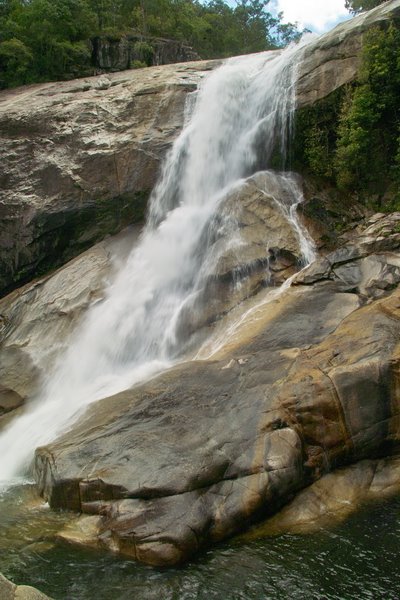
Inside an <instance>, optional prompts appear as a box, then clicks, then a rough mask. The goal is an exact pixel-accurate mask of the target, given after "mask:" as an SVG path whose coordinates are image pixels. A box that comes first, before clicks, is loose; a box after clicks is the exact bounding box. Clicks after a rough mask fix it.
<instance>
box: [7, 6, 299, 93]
mask: <svg viewBox="0 0 400 600" xmlns="http://www.w3.org/2000/svg"><path fill="white" fill-rule="evenodd" d="M269 4H270V0H236V4H235V5H234V6H231V5H230V4H228V3H227V2H225V1H224V0H208V1H207V2H200V1H199V0H0V87H9V86H15V85H20V84H23V83H31V82H36V81H48V80H52V79H68V78H71V77H76V76H79V75H86V74H87V73H89V72H90V71H91V68H92V67H91V44H90V39H91V38H94V37H96V36H98V35H112V36H114V37H115V36H117V37H118V36H121V35H124V34H127V33H132V32H134V33H138V34H140V35H143V36H155V37H165V38H171V39H176V40H180V41H185V42H187V43H188V44H189V45H191V46H192V47H193V48H194V49H195V50H196V51H197V52H198V54H199V55H200V56H201V57H202V58H217V57H218V58H219V57H222V58H223V57H227V56H232V55H235V54H246V53H249V52H258V51H262V50H268V49H272V48H276V47H280V46H283V45H286V44H287V43H288V42H290V41H291V40H293V39H295V38H296V37H298V36H299V32H298V30H297V28H296V26H295V25H293V24H291V23H284V22H283V21H282V15H281V14H279V15H277V16H273V15H272V14H271V12H270V11H269V10H268V5H269Z"/></svg>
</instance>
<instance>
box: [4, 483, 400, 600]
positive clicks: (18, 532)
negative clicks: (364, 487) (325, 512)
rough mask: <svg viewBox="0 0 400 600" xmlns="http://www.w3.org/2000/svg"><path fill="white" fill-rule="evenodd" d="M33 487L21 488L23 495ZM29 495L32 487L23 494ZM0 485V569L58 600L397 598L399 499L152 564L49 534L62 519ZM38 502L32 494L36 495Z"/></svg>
mask: <svg viewBox="0 0 400 600" xmlns="http://www.w3.org/2000/svg"><path fill="white" fill-rule="evenodd" d="M28 492H29V490H25V495H26V494H28ZM28 495H29V494H28ZM20 497H21V494H19V493H17V491H16V490H15V491H13V490H10V491H9V492H7V493H6V494H5V495H3V496H2V495H1V494H0V571H1V572H3V573H4V574H5V575H6V576H8V577H10V578H11V579H12V580H14V581H15V582H17V583H25V584H30V585H33V586H36V587H38V588H39V589H41V590H42V591H43V592H46V593H47V594H48V595H50V596H51V597H52V598H54V599H55V600H93V598H96V600H110V599H111V598H112V599H113V600H210V599H214V600H398V599H399V597H400V570H399V568H398V561H399V541H398V540H399V536H400V498H395V499H392V500H390V501H385V502H384V503H382V504H379V505H375V506H372V507H365V508H364V509H362V510H361V511H360V512H358V513H357V514H355V515H353V516H352V517H350V518H349V519H347V520H346V521H345V522H343V523H340V524H336V525H334V526H332V527H331V528H329V529H321V530H320V531H318V532H315V533H313V534H307V535H293V534H285V535H281V536H279V537H272V538H265V539H259V540H256V541H252V542H244V541H242V540H236V541H235V540H234V541H231V542H229V543H226V544H222V545H220V546H218V547H216V548H213V549H211V550H208V551H207V552H205V553H203V554H201V555H200V556H199V557H198V558H197V560H194V561H191V562H190V563H189V564H187V565H185V566H184V567H182V568H175V569H167V570H165V569H154V568H150V567H146V566H144V565H140V564H138V563H135V562H133V561H129V560H123V559H120V558H118V557H114V556H112V555H109V554H104V553H102V554H100V553H98V552H95V551H90V550H78V549H76V548H73V547H70V546H68V545H66V544H62V543H56V544H54V542H53V537H52V536H53V534H54V531H56V530H57V529H59V528H61V527H62V525H63V522H65V520H66V519H67V518H68V517H67V515H65V514H62V513H61V514H60V513H52V512H51V511H49V509H48V508H47V509H46V508H45V507H43V506H37V507H36V508H35V506H33V507H32V506H29V498H25V505H24V506H22V507H18V506H17V505H18V502H19V501H18V498H20ZM36 502H37V501H36Z"/></svg>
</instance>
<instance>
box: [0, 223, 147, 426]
mask: <svg viewBox="0 0 400 600" xmlns="http://www.w3.org/2000/svg"><path fill="white" fill-rule="evenodd" d="M138 235H139V228H138V227H131V228H130V229H129V230H126V231H125V232H123V233H121V234H119V235H118V236H115V237H114V238H112V239H108V240H105V241H104V242H100V243H99V244H97V245H96V246H94V247H93V248H91V249H90V250H87V251H86V252H85V253H83V254H82V255H80V256H79V257H77V258H75V259H74V260H72V261H71V262H70V263H68V264H67V265H66V266H65V267H64V268H62V269H60V270H59V271H56V272H55V273H53V274H52V276H51V277H49V276H48V277H45V278H43V279H41V280H38V281H36V282H34V283H32V284H28V285H26V286H24V287H23V288H21V289H19V290H16V291H14V292H13V293H12V294H9V295H8V296H6V297H5V298H2V299H0V426H1V424H2V421H3V418H5V417H2V415H5V413H8V412H10V411H12V410H14V409H16V408H18V407H19V406H21V404H23V402H24V400H25V399H26V397H27V396H32V395H34V393H35V391H36V386H37V383H38V381H39V379H40V376H41V375H42V374H43V372H44V371H46V370H47V369H48V368H49V367H50V366H51V365H52V364H53V362H54V360H55V358H56V357H57V356H58V355H59V353H60V351H62V349H63V348H65V347H66V345H67V344H68V340H69V337H70V335H71V334H72V332H73V331H74V329H75V326H76V325H77V324H78V323H79V321H80V319H81V318H82V316H83V314H84V313H85V310H86V309H87V308H88V306H89V305H90V304H92V303H93V302H95V301H98V300H100V299H101V298H102V294H103V288H104V286H105V284H106V282H107V280H108V278H109V277H111V276H112V273H113V270H114V269H115V268H116V267H117V266H118V264H119V263H120V261H121V260H124V258H125V257H126V255H127V253H128V252H129V250H130V249H131V247H132V246H133V245H134V244H135V241H136V239H137V237H138Z"/></svg>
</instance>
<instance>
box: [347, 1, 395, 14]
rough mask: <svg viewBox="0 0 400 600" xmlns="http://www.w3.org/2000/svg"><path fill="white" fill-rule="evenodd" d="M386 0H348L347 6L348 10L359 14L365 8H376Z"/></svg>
mask: <svg viewBox="0 0 400 600" xmlns="http://www.w3.org/2000/svg"><path fill="white" fill-rule="evenodd" d="M384 2H386V0H346V2H345V6H346V8H347V10H349V11H350V12H352V13H353V14H357V13H360V12H364V11H365V10H371V8H375V7H376V6H379V5H380V4H383V3H384Z"/></svg>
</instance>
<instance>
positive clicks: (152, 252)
mask: <svg viewBox="0 0 400 600" xmlns="http://www.w3.org/2000/svg"><path fill="white" fill-rule="evenodd" d="M301 55H302V49H301V46H299V45H298V46H294V47H290V48H288V49H286V50H285V51H282V52H267V53H261V54H257V55H251V56H243V57H238V58H234V59H231V60H228V61H227V62H226V63H225V64H223V65H222V66H221V67H220V68H219V69H217V70H216V71H214V72H213V73H211V74H210V75H209V76H208V77H207V79H206V80H205V81H204V83H203V86H202V87H201V89H200V90H199V92H197V93H196V94H195V95H193V96H191V98H190V102H191V103H192V102H195V106H194V107H189V109H188V112H187V124H186V125H185V127H184V129H183V131H182V133H181V135H180V136H179V138H178V139H177V140H176V142H175V144H174V146H173V148H172V149H171V151H170V152H169V154H168V156H167V159H166V161H165V164H164V166H163V169H162V174H161V177H160V179H159V182H158V184H157V186H156V188H155V190H154V192H153V194H152V198H151V201H150V208H149V218H148V223H147V225H146V227H145V229H144V231H143V234H142V236H141V239H140V241H139V243H138V245H137V246H136V247H135V248H134V249H133V250H132V252H131V254H130V256H129V258H128V260H127V261H126V264H125V265H124V266H123V268H122V269H121V270H120V271H119V273H118V275H117V276H116V278H115V280H114V281H113V283H112V284H111V285H110V286H109V288H108V290H107V292H106V297H105V299H104V300H103V301H101V302H98V303H97V304H95V305H94V306H93V307H92V308H91V309H90V310H89V311H88V313H87V315H86V317H85V318H84V320H83V322H82V323H81V326H80V328H79V331H77V332H76V333H75V334H74V336H73V337H72V339H71V340H70V344H69V347H68V349H67V351H66V352H65V353H64V354H63V355H62V356H60V357H59V359H58V361H57V364H56V367H55V368H54V370H53V372H52V373H49V374H47V380H46V381H45V382H44V383H43V386H42V390H41V393H40V394H39V396H38V397H37V398H36V399H33V400H32V401H31V404H30V408H29V409H28V410H27V412H26V413H25V414H24V415H23V416H21V417H19V418H18V419H16V420H15V421H14V422H13V423H12V424H11V425H10V426H9V427H8V429H6V430H5V431H3V432H2V433H1V435H0V480H2V481H10V480H11V479H12V478H14V477H15V476H17V475H19V474H21V473H23V472H24V470H26V468H27V466H28V465H29V462H30V460H31V458H32V456H33V452H34V449H35V448H36V447H37V446H39V445H43V444H46V443H48V442H50V441H51V440H53V439H54V438H55V437H56V436H57V435H59V434H60V433H61V432H62V431H63V430H65V429H66V428H67V427H68V426H69V425H70V423H71V422H72V421H73V420H76V418H77V417H78V416H79V414H81V412H82V411H84V409H85V407H86V406H87V405H88V404H89V403H91V402H94V401H95V400H97V399H99V398H101V397H105V396H110V395H112V394H114V393H117V392H119V391H121V390H123V389H126V388H128V387H130V386H132V385H133V384H135V383H137V382H138V381H143V380H144V379H146V378H149V377H151V376H152V375H154V374H155V373H156V372H158V371H160V370H162V369H165V368H167V367H168V366H170V365H171V364H172V363H173V362H174V361H176V360H177V359H178V358H179V357H180V356H182V354H183V352H185V351H186V350H187V348H188V347H190V345H191V343H192V342H191V338H192V334H193V333H194V332H192V331H191V330H190V327H189V328H188V327H186V326H184V323H188V322H189V321H190V320H192V321H196V319H197V318H198V315H196V311H197V312H198V311H200V312H201V311H202V310H203V309H204V306H203V305H202V303H201V302H199V299H201V298H202V294H203V295H204V290H205V289H207V282H208V281H209V274H210V270H212V269H213V268H214V267H215V264H216V263H217V262H218V260H219V259H220V257H221V256H222V255H223V254H224V252H226V249H227V245H229V243H232V240H238V239H239V243H240V235H239V233H238V231H237V222H236V220H235V219H230V218H229V216H227V217H226V218H224V216H223V214H222V213H221V212H220V206H221V204H222V203H223V202H224V200H225V199H226V198H227V197H229V196H230V195H232V193H233V192H234V191H235V190H237V189H238V188H239V187H240V186H241V185H242V184H243V182H244V181H245V180H246V178H248V177H249V176H251V175H253V174H254V173H256V172H258V171H261V170H265V169H267V168H268V166H269V164H270V160H271V157H272V156H273V155H274V156H276V155H279V156H280V157H281V159H282V161H284V159H285V149H286V146H287V139H288V135H289V131H290V127H291V119H292V116H293V113H294V107H295V81H296V68H297V64H298V62H299V60H300V59H301ZM269 181H270V186H271V187H270V189H268V190H264V191H265V193H266V194H268V195H269V196H272V197H274V198H276V203H277V210H282V211H283V212H284V213H285V214H286V216H287V219H288V220H289V221H290V222H291V224H292V228H293V230H294V231H295V232H296V235H297V236H298V239H299V241H300V246H301V250H302V254H303V259H304V261H306V262H307V261H310V260H311V259H312V257H313V249H312V244H311V242H310V240H309V239H308V237H307V235H306V234H305V233H304V231H303V229H302V228H301V226H300V224H299V222H298V220H297V218H296V206H297V204H298V203H299V202H300V201H301V199H302V196H301V191H300V188H299V187H298V184H297V183H296V178H295V177H293V176H291V175H289V174H280V175H274V176H272V175H270V176H269ZM278 188H280V193H278ZM282 190H283V194H282ZM282 195H283V196H284V198H286V200H285V201H284V202H282V200H281V198H282ZM229 240H230V241H229ZM265 244H266V246H265V247H266V251H267V248H268V240H266V242H265ZM188 315H189V316H188Z"/></svg>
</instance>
